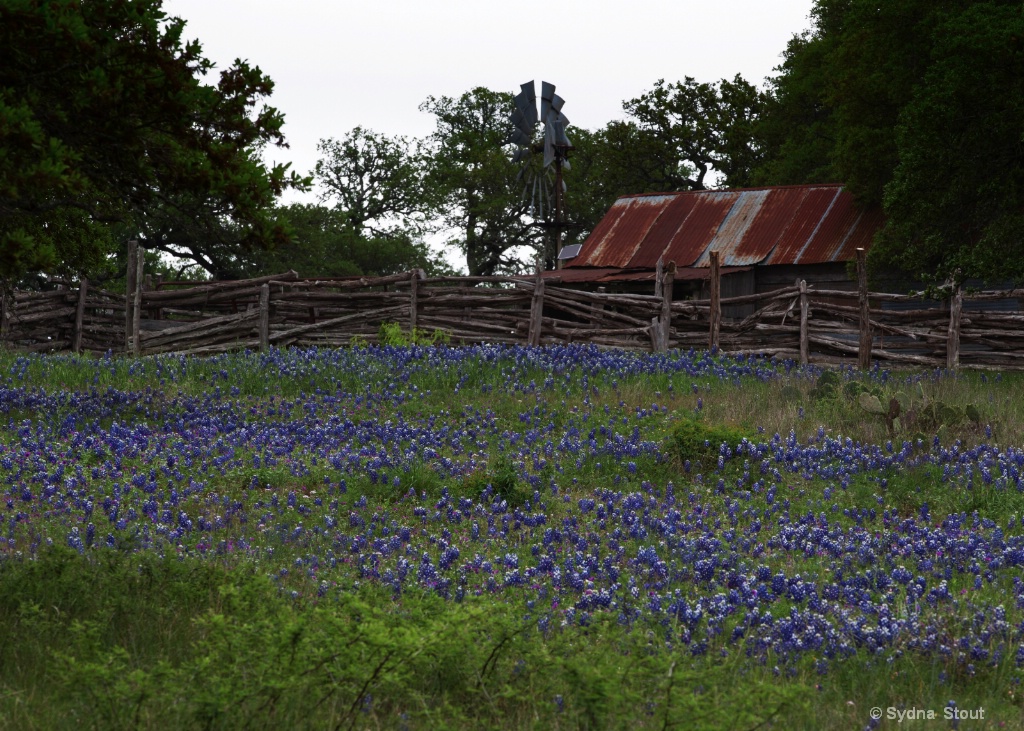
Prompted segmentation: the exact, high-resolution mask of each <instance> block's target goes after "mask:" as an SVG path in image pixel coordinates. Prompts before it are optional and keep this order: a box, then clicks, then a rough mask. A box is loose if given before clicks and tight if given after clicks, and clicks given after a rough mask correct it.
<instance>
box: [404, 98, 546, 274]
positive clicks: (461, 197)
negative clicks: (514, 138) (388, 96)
mask: <svg viewBox="0 0 1024 731" xmlns="http://www.w3.org/2000/svg"><path fill="white" fill-rule="evenodd" d="M420 109H421V110H422V111H424V112H427V113H429V114H432V115H433V116H434V118H435V120H436V125H437V126H436V129H435V131H434V133H433V134H432V135H431V136H430V138H429V144H430V154H429V158H428V161H427V171H426V186H427V188H428V189H429V190H431V191H433V195H434V205H435V210H436V211H437V212H438V213H440V215H441V218H442V223H443V224H444V226H445V227H446V228H449V229H453V230H455V231H457V232H458V234H457V235H456V236H454V237H453V238H451V239H450V240H449V241H448V245H450V246H455V247H458V248H459V249H460V250H461V251H462V252H463V253H464V254H465V255H466V266H467V268H468V271H469V274H470V275H472V276H488V275H493V274H497V273H500V272H510V271H511V272H518V271H519V269H520V268H521V267H522V266H523V262H522V261H521V260H520V258H519V255H518V254H517V253H516V251H515V249H516V248H517V247H524V246H525V247H536V246H539V245H540V242H539V240H538V238H537V235H536V232H535V229H534V228H533V227H532V226H531V222H530V221H528V220H527V219H526V218H525V214H526V210H527V206H526V203H525V202H524V200H523V196H522V187H521V183H519V182H518V181H517V178H516V176H517V174H518V169H517V167H516V166H515V165H513V164H511V162H510V159H509V158H510V153H509V150H508V139H507V134H508V118H509V115H510V114H511V110H512V95H511V94H510V93H507V92H495V91H491V90H490V89H485V88H483V87H476V88H474V89H472V90H470V91H467V92H466V93H464V94H462V96H460V97H459V98H458V99H455V98H452V97H447V96H442V97H433V96H432V97H428V98H427V100H426V101H425V102H424V103H423V104H422V105H421V106H420Z"/></svg>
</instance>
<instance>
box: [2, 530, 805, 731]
mask: <svg viewBox="0 0 1024 731" xmlns="http://www.w3.org/2000/svg"><path fill="white" fill-rule="evenodd" d="M138 564H139V557H137V556H134V557H133V556H127V555H122V554H118V553H115V552H112V553H111V554H110V556H108V557H106V558H105V559H104V560H101V561H99V562H92V561H90V560H89V559H87V558H86V557H82V556H79V555H78V554H77V553H75V552H73V551H69V550H67V549H54V550H50V551H44V552H42V553H41V554H40V555H39V557H38V558H37V559H36V560H34V561H7V562H5V563H4V564H2V565H0V597H2V599H0V611H2V614H0V632H4V633H5V638H4V639H5V642H4V644H3V645H2V646H0V651H2V652H3V653H4V658H3V659H4V663H3V665H2V666H0V684H2V686H3V687H4V688H5V689H6V688H30V689H31V691H32V692H31V694H26V695H25V696H24V697H21V698H18V697H17V696H18V694H11V693H5V694H0V712H2V713H3V714H4V718H5V719H6V720H7V721H8V722H10V723H12V724H16V725H17V726H18V727H20V728H54V729H58V728H69V729H70V728H83V727H84V728H89V729H158V728H159V729H198V728H214V729H233V728H251V729H275V728H285V727H287V728H298V729H313V728H342V727H361V726H362V725H365V724H369V725H371V726H373V727H380V726H383V727H384V728H399V727H402V728H424V729H425V728H437V727H438V725H439V723H443V724H445V725H446V726H447V727H451V728H466V729H468V728H482V727H490V726H491V725H492V724H493V722H494V719H495V718H501V719H502V725H503V727H507V728H535V727H537V724H541V725H542V726H544V727H548V728H554V727H572V728H607V727H618V726H620V725H622V724H625V723H629V724H630V725H632V726H639V727H641V728H664V727H665V726H672V725H678V724H680V723H693V722H694V719H698V720H699V724H700V727H701V728H706V729H729V728H735V723H737V722H738V721H739V722H742V723H743V724H747V725H756V724H757V723H762V722H764V721H765V720H766V719H768V718H771V717H774V716H779V715H780V714H786V713H792V712H799V711H801V710H802V709H803V708H804V707H805V698H806V697H807V690H806V689H805V688H804V687H803V686H802V685H800V684H799V683H792V684H789V685H786V686H782V685H779V684H777V683H770V682H764V681H758V680H750V681H747V682H744V683H743V684H742V685H737V684H736V683H735V682H734V679H735V675H734V673H735V669H734V668H733V667H731V666H730V664H729V663H726V664H724V665H718V666H712V665H710V664H707V666H706V667H705V666H704V665H705V664H703V663H702V664H701V665H700V666H698V664H696V663H691V662H687V663H686V664H685V666H684V665H683V663H681V662H680V661H679V660H678V658H677V657H675V656H674V655H672V654H671V653H665V652H656V651H654V648H653V646H651V645H649V642H648V639H647V638H646V637H645V636H644V634H643V633H632V634H630V633H627V632H626V630H625V629H624V628H623V627H621V626H619V625H617V624H616V623H615V622H614V620H613V619H611V618H596V619H595V624H594V626H593V627H592V628H591V629H590V630H588V632H587V637H586V641H585V642H582V643H581V642H579V639H578V637H577V635H576V633H574V632H560V631H552V632H548V633H544V634H542V633H540V632H539V631H538V629H537V627H536V624H535V622H534V621H532V620H524V619H523V618H522V612H523V608H522V607H513V606H504V605H501V604H494V603H492V602H490V601H484V600H480V601H472V600H471V599H470V598H467V599H466V600H465V601H464V602H463V603H462V604H454V603H451V602H445V601H444V600H442V599H441V598H440V597H437V596H432V595H426V594H420V593H409V594H407V595H406V596H405V597H404V598H403V602H402V608H401V610H400V611H397V612H396V611H392V610H390V609H388V608H387V606H388V604H390V600H389V598H388V597H386V596H379V595H377V594H376V593H375V592H376V591H377V590H376V589H367V590H365V591H356V592H343V593H338V594H336V598H333V599H330V600H325V601H321V602H318V603H312V604H309V605H306V606H304V607H300V605H298V604H296V603H295V602H294V601H293V600H291V599H290V598H288V597H287V596H286V595H283V594H281V593H278V592H277V591H275V590H274V588H273V587H272V585H271V583H270V582H269V581H268V580H266V579H265V578H262V577H257V576H254V575H252V574H251V573H246V572H232V573H227V572H223V571H221V570H219V569H217V568H216V567H214V566H211V565H209V564H208V563H205V562H201V561H185V562H181V561H177V560H168V561H155V560H147V559H143V565H142V566H141V567H140V566H139V565H138ZM47 577H55V578H57V579H58V580H59V582H60V583H59V590H60V591H59V593H58V591H57V589H58V587H52V588H51V587H48V585H47V583H46V581H45V579H46V578H47ZM16 590H17V591H16ZM129 590H130V592H131V593H130V594H129V593H128V592H129ZM44 592H45V593H47V594H46V596H43V593H44ZM126 599H130V601H125V600H126ZM161 609H162V614H160V615H159V616H160V617H162V618H164V619H163V620H162V621H155V620H154V617H153V613H154V612H157V611H161ZM168 622H169V623H168ZM15 637H17V642H14V641H11V640H13V639H14V638H15ZM733 664H735V663H733ZM556 700H557V703H556ZM644 708H647V709H649V710H650V711H651V714H649V715H644V714H640V715H638V709H644Z"/></svg>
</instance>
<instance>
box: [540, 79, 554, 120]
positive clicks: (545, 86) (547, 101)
mask: <svg viewBox="0 0 1024 731" xmlns="http://www.w3.org/2000/svg"><path fill="white" fill-rule="evenodd" d="M554 96H555V85H554V84H551V83H549V82H547V81H542V82H541V85H540V118H541V119H543V120H544V123H545V124H547V118H548V112H550V111H551V101H552V99H554Z"/></svg>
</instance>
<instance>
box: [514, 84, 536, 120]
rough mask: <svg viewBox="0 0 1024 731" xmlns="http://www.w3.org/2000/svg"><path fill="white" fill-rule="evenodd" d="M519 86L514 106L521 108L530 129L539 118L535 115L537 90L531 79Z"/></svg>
mask: <svg viewBox="0 0 1024 731" xmlns="http://www.w3.org/2000/svg"><path fill="white" fill-rule="evenodd" d="M519 88H520V89H521V90H522V91H520V92H519V93H518V94H516V108H517V109H521V110H522V112H523V116H525V117H526V121H527V122H528V123H529V125H530V128H531V129H532V128H533V127H534V126H535V125H536V124H537V121H538V119H539V118H538V117H537V90H536V87H535V86H534V83H533V82H532V81H528V82H527V83H525V84H520V85H519Z"/></svg>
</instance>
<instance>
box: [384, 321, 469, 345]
mask: <svg viewBox="0 0 1024 731" xmlns="http://www.w3.org/2000/svg"><path fill="white" fill-rule="evenodd" d="M377 338H378V340H379V341H380V344H381V345H394V346H399V347H401V346H405V345H448V344H449V343H450V342H451V336H450V335H449V334H448V333H447V332H445V331H444V330H441V329H440V328H435V329H434V331H433V332H427V331H426V330H420V329H419V328H415V329H413V331H412V332H410V333H407V332H405V331H404V330H402V326H401V325H399V324H398V323H397V322H382V323H381V325H380V331H379V332H378V334H377Z"/></svg>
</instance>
